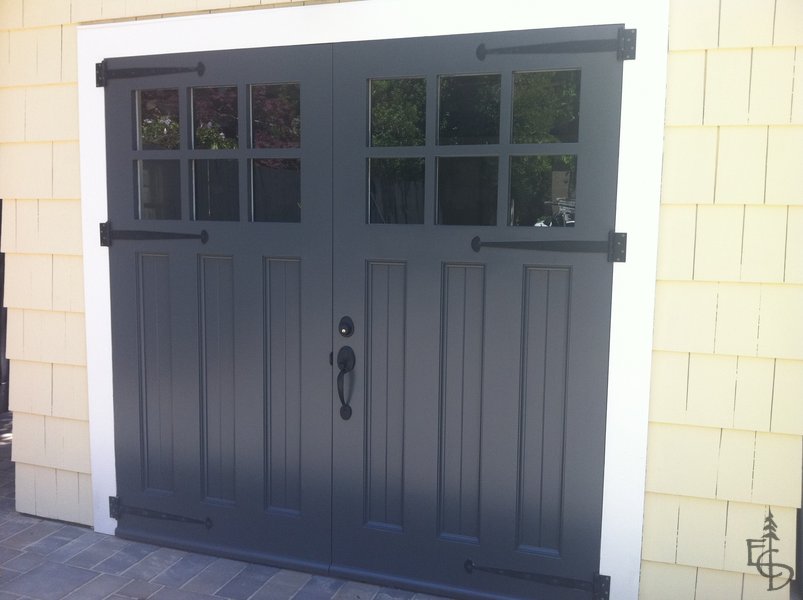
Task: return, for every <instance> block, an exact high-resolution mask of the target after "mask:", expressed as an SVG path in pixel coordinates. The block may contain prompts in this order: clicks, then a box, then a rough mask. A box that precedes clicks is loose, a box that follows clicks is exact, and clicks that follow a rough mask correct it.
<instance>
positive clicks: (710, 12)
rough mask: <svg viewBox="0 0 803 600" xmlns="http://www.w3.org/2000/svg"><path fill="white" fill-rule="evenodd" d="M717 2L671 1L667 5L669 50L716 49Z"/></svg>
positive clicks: (705, 0) (717, 30) (701, 0)
mask: <svg viewBox="0 0 803 600" xmlns="http://www.w3.org/2000/svg"><path fill="white" fill-rule="evenodd" d="M718 40H719V0H672V1H671V2H670V3H669V49H670V50H689V49H696V48H716V46H717V43H718Z"/></svg>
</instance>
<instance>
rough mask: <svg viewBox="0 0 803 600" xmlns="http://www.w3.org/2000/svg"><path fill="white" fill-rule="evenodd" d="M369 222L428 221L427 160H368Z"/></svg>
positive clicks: (409, 222) (414, 222) (405, 222)
mask: <svg viewBox="0 0 803 600" xmlns="http://www.w3.org/2000/svg"><path fill="white" fill-rule="evenodd" d="M368 195H369V203H370V209H369V215H368V218H369V223H402V224H417V223H423V222H424V159H423V158H371V159H369V160H368Z"/></svg>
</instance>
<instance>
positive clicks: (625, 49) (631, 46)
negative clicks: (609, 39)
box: [616, 27, 636, 60]
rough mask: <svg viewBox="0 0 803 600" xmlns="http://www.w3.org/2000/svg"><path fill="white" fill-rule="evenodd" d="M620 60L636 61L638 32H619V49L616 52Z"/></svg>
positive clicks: (631, 30)
mask: <svg viewBox="0 0 803 600" xmlns="http://www.w3.org/2000/svg"><path fill="white" fill-rule="evenodd" d="M616 58H618V59H619V60H634V59H635V58H636V30H635V29H625V28H624V27H623V28H622V29H620V30H619V49H618V50H617V52H616Z"/></svg>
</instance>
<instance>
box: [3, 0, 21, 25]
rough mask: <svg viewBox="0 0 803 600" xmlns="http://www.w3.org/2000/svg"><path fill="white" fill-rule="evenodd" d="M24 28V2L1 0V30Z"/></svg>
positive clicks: (19, 0)
mask: <svg viewBox="0 0 803 600" xmlns="http://www.w3.org/2000/svg"><path fill="white" fill-rule="evenodd" d="M20 27H22V0H0V29H19V28H20Z"/></svg>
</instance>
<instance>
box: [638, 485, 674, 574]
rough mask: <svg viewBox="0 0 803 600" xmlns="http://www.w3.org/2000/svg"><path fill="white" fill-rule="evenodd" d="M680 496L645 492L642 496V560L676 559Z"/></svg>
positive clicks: (665, 561)
mask: <svg viewBox="0 0 803 600" xmlns="http://www.w3.org/2000/svg"><path fill="white" fill-rule="evenodd" d="M679 511H680V497H678V496H670V495H667V494H653V493H647V495H646V496H645V497H644V534H643V540H642V546H641V557H642V558H643V559H644V560H652V561H656V562H664V563H674V562H676V561H677V545H678V541H677V538H678V513H679Z"/></svg>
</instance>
